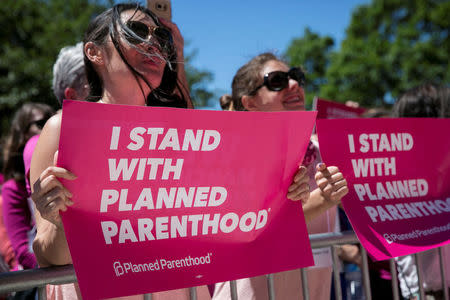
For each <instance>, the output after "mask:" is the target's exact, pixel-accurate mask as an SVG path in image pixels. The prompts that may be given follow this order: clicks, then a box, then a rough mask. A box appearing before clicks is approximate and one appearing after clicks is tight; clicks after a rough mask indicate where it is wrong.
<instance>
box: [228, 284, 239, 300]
mask: <svg viewBox="0 0 450 300" xmlns="http://www.w3.org/2000/svg"><path fill="white" fill-rule="evenodd" d="M230 295H231V300H238V294H237V284H236V280H231V281H230Z"/></svg>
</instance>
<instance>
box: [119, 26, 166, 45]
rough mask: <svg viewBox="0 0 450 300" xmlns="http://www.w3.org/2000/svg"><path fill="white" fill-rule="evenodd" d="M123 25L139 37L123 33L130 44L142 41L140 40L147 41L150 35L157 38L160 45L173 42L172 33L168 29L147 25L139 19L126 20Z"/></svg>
mask: <svg viewBox="0 0 450 300" xmlns="http://www.w3.org/2000/svg"><path fill="white" fill-rule="evenodd" d="M125 25H126V27H127V28H128V29H130V30H131V31H132V32H133V33H134V34H135V35H137V36H138V37H139V39H137V38H135V37H133V36H132V35H130V34H125V38H126V40H127V41H128V42H130V43H131V44H134V45H137V44H140V43H142V40H146V41H148V40H150V38H151V37H152V36H153V37H155V38H156V39H157V41H158V42H159V43H160V44H161V46H164V45H166V43H169V44H171V43H172V42H173V41H172V34H171V33H170V31H169V30H167V29H165V28H163V27H160V26H149V25H147V24H145V23H142V22H139V21H128V22H127V23H126V24H125Z"/></svg>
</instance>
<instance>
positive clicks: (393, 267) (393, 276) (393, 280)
mask: <svg viewBox="0 0 450 300" xmlns="http://www.w3.org/2000/svg"><path fill="white" fill-rule="evenodd" d="M389 268H390V269H391V284H392V299H393V300H400V294H399V290H398V277H397V266H396V264H395V260H394V259H393V258H391V259H390V260H389Z"/></svg>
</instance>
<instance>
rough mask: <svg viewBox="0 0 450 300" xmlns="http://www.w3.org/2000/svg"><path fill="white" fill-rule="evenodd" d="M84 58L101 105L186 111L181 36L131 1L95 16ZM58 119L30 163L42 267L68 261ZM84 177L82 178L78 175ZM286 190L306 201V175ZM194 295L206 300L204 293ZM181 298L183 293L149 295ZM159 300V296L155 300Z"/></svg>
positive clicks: (67, 195) (58, 292) (67, 198)
mask: <svg viewBox="0 0 450 300" xmlns="http://www.w3.org/2000/svg"><path fill="white" fill-rule="evenodd" d="M83 44H84V55H85V57H84V60H85V67H86V73H87V78H88V82H89V85H90V96H89V97H88V99H91V100H97V101H98V102H100V103H105V104H127V105H141V106H144V105H150V106H167V107H180V108H192V103H191V101H190V98H189V94H188V90H187V81H186V78H185V74H184V68H183V64H178V62H180V61H181V62H182V61H183V39H182V37H181V34H180V32H179V31H178V28H177V27H176V26H175V25H174V24H172V23H170V22H168V21H164V20H160V19H158V18H157V17H156V16H155V15H154V14H153V13H151V12H150V11H149V10H147V9H145V8H143V7H140V6H138V5H135V4H118V5H115V6H114V7H113V8H111V9H108V10H107V11H105V12H104V13H102V14H100V15H99V16H97V17H96V18H95V19H94V20H93V21H92V22H91V23H90V25H89V27H88V29H87V31H86V34H85V38H84V43H83ZM60 127H61V115H58V116H56V117H54V118H52V119H51V120H50V121H49V122H47V124H46V125H45V127H44V129H43V131H42V134H41V136H40V139H39V141H38V144H37V146H36V149H35V152H34V155H33V160H32V164H31V182H33V187H32V189H33V194H32V198H33V200H34V202H35V204H36V208H37V212H36V222H37V236H36V239H35V241H34V245H33V247H34V250H35V253H36V257H37V260H38V262H39V264H40V265H41V266H51V265H65V264H71V263H72V258H71V256H70V252H69V248H68V245H67V240H66V236H65V232H64V228H63V226H62V223H61V218H60V215H59V212H60V211H66V210H67V209H68V208H69V207H70V206H71V205H72V204H73V202H72V201H71V197H72V194H71V192H70V191H69V190H67V189H66V188H65V187H64V186H63V185H62V184H61V182H60V181H59V180H58V179H61V178H63V179H65V180H74V179H76V176H75V174H73V173H71V172H70V171H69V170H67V169H64V168H60V167H56V156H57V155H56V153H57V149H58V143H59V137H60ZM77 175H79V176H83V174H77ZM294 181H295V182H294V184H293V185H292V186H291V188H290V190H289V195H290V197H291V198H292V199H293V200H305V199H307V198H308V197H309V187H308V185H307V182H308V176H307V175H306V172H305V171H304V170H303V171H302V170H300V171H299V172H298V173H297V175H296V176H295V179H294ZM50 292H51V293H52V294H51V297H52V296H53V298H54V297H57V296H62V297H69V298H77V297H79V293H78V292H79V290H78V289H74V288H73V286H72V287H68V288H67V291H64V290H62V288H52V290H50ZM198 294H199V295H198V296H199V298H202V299H203V298H204V297H206V298H210V296H209V294H208V291H207V289H206V288H203V289H199V291H198ZM165 296H168V297H171V299H173V298H176V299H186V298H187V297H188V291H187V290H176V291H170V292H167V293H156V294H154V297H153V299H162V297H165ZM159 297H161V298H159Z"/></svg>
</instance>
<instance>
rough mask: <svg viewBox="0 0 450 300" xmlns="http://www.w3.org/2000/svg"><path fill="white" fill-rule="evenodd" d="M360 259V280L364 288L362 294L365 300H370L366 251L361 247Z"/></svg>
mask: <svg viewBox="0 0 450 300" xmlns="http://www.w3.org/2000/svg"><path fill="white" fill-rule="evenodd" d="M360 249H361V257H362V268H361V272H362V279H363V286H364V293H365V295H366V300H372V293H371V291H370V275H369V260H368V258H367V251H366V249H364V247H362V246H361V248H360Z"/></svg>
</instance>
